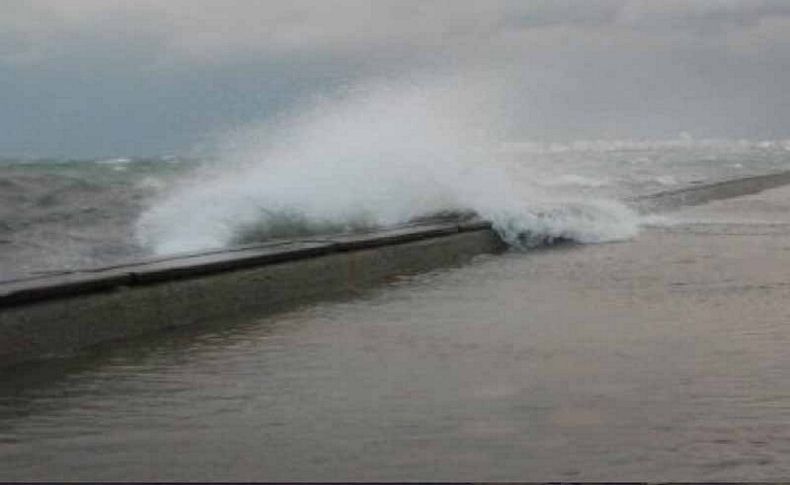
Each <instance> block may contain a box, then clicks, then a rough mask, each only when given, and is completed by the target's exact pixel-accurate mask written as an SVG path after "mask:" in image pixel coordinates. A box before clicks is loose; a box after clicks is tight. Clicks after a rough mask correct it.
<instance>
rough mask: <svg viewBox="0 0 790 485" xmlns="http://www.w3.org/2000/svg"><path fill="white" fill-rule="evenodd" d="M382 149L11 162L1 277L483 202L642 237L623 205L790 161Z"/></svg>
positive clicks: (644, 147)
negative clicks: (472, 160)
mask: <svg viewBox="0 0 790 485" xmlns="http://www.w3.org/2000/svg"><path fill="white" fill-rule="evenodd" d="M428 145H429V144H427V145H426V146H428ZM319 148H322V147H319ZM255 150H256V151H255V154H256V155H257V154H258V151H260V148H257V147H256V149H255ZM376 150H378V146H376V147H375V149H373V148H371V147H364V148H362V149H359V151H358V152H357V153H352V154H350V155H349V154H348V153H346V152H343V153H342V155H343V157H346V158H343V157H340V156H339V155H338V157H336V158H335V159H330V162H331V163H329V162H326V163H325V162H324V161H323V160H322V159H321V157H320V155H321V154H324V153H326V151H325V150H323V151H321V150H319V151H320V153H319V156H318V160H319V162H315V161H311V162H310V163H307V164H301V165H300V163H297V162H294V161H293V160H290V159H288V157H285V159H286V161H288V162H289V163H285V162H283V163H257V162H256V163H250V162H249V161H244V162H239V161H238V160H233V161H232V162H227V160H223V159H221V158H220V159H214V160H207V159H201V160H195V159H189V158H178V157H172V156H171V157H162V158H155V159H135V158H114V159H98V160H68V159H43V160H33V159H24V160H20V159H4V160H2V161H0V280H7V279H13V278H18V277H24V276H29V275H35V274H40V273H44V272H59V271H68V270H74V269H79V268H84V267H91V266H99V265H107V264H112V263H117V262H122V261H128V260H130V259H137V258H144V257H147V256H150V255H152V254H170V253H176V252H179V251H187V250H200V249H208V248H214V247H221V246H225V245H232V244H234V243H237V242H248V241H250V240H256V238H257V239H266V238H272V237H299V236H303V235H305V234H310V233H315V232H342V231H349V230H356V229H358V228H360V227H368V228H369V227H375V226H381V225H387V224H392V223H398V222H404V221H406V220H409V219H410V218H414V217H420V216H424V215H426V214H429V213H431V212H435V211H443V210H474V211H477V212H479V213H482V215H484V216H486V217H488V218H490V219H492V220H495V221H498V222H499V226H498V227H500V228H502V230H503V232H507V231H509V230H511V229H512V230H514V231H516V232H518V231H522V230H530V231H533V232H534V231H536V232H538V233H546V234H547V235H549V236H566V237H569V238H571V239H577V240H580V241H582V242H595V241H598V240H608V239H613V240H616V239H620V238H622V237H627V236H630V235H631V233H632V232H633V230H632V228H633V227H635V226H636V225H638V220H635V219H633V218H631V217H630V215H628V214H626V213H625V212H623V211H622V210H621V209H620V208H618V207H614V206H612V204H616V202H612V201H618V200H622V199H625V198H628V197H632V196H635V195H642V194H647V193H653V192H659V191H662V190H668V189H673V188H680V187H685V186H689V185H693V184H698V183H703V182H706V181H712V180H719V179H726V178H733V177H739V176H746V175H754V174H760V173H769V172H772V171H779V170H785V169H788V168H790V142H788V141H781V140H780V141H748V140H734V141H733V140H707V141H706V140H698V141H695V140H690V139H688V138H681V139H678V140H670V141H664V142H635V141H621V142H603V141H599V142H577V143H572V144H536V143H509V144H504V145H499V146H497V149H496V150H495V154H494V155H491V156H492V157H495V158H496V162H495V163H493V162H492V163H491V164H490V167H489V166H488V165H487V163H488V162H485V163H484V162H479V160H478V162H477V163H476V165H474V167H473V168H470V164H469V163H468V162H467V163H465V164H460V165H454V164H452V163H450V162H448V157H452V156H454V152H452V151H450V152H449V153H441V156H438V155H435V154H433V156H434V158H433V159H431V160H428V161H426V162H425V163H419V164H406V166H405V167H402V168H400V169H394V170H393V169H387V170H384V169H383V168H382V167H383V165H381V163H384V162H387V163H390V160H388V159H385V160H384V161H383V162H382V161H381V160H378V159H376V156H380V155H379V152H378V151H376ZM268 151H269V152H271V151H272V149H268ZM274 151H275V152H276V150H274ZM429 152H430V150H428V149H427V148H426V150H424V151H421V152H419V153H417V154H416V155H415V157H417V159H419V156H425V153H429ZM314 155H315V154H314ZM401 155H402V154H400V153H399V154H398V156H401ZM406 155H409V153H408V152H407V153H406ZM246 156H250V155H249V154H247V155H246ZM289 156H293V154H290V155H289ZM304 156H305V157H306V159H309V154H304ZM475 156H478V157H479V156H481V155H480V154H476V155H475ZM486 156H488V154H487V155H486ZM261 157H262V160H263V161H264V162H266V161H267V159H271V158H272V157H274V155H273V154H272V153H268V152H265V153H263V154H261ZM366 157H369V158H366ZM236 158H238V157H236ZM492 159H493V158H492ZM348 160H351V162H350V163H348V164H347V163H346V162H347V161H348ZM377 160H378V161H377ZM392 165H394V166H396V167H397V166H398V164H397V163H390V165H388V166H392ZM426 167H428V168H426ZM480 167H482V169H481V168H480ZM491 167H495V168H496V170H491V169H490V168H491ZM607 204H609V205H607ZM579 207H581V208H582V209H581V216H583V217H580V216H579V213H580V211H579V209H578V208H579ZM631 219H633V220H631ZM504 235H505V236H507V234H504ZM512 239H514V240H515V239H517V238H515V237H514V238H512Z"/></svg>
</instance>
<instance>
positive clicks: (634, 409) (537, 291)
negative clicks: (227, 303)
mask: <svg viewBox="0 0 790 485" xmlns="http://www.w3.org/2000/svg"><path fill="white" fill-rule="evenodd" d="M689 237H690V236H688V235H685V234H682V231H681V232H680V233H677V232H676V233H672V232H671V231H670V232H667V233H666V234H664V235H663V236H662V235H661V233H660V231H659V234H658V236H656V237H642V238H640V239H639V241H638V242H633V243H622V244H605V245H597V246H587V247H570V248H566V249H563V248H560V249H555V250H549V251H537V252H534V253H531V254H507V255H504V256H498V257H482V258H480V259H478V260H476V261H475V262H474V263H473V264H471V265H469V266H466V267H463V268H455V269H449V270H442V271H438V272H434V273H430V274H427V275H421V276H414V277H406V278H403V279H402V280H401V281H399V282H396V283H394V284H392V285H390V286H388V287H386V288H381V289H378V290H373V291H371V292H368V293H366V294H365V295H364V296H363V297H362V298H359V299H355V300H353V301H341V302H333V303H325V304H321V305H318V306H313V307H310V308H305V309H302V310H298V311H294V312H290V313H288V314H284V315H280V316H277V317H274V318H269V319H265V320H261V321H257V322H243V323H241V324H235V325H231V326H225V327H224V328H222V329H219V328H203V329H201V330H199V331H195V330H190V331H188V332H178V333H171V334H168V335H167V336H166V337H165V338H157V339H143V340H138V341H135V342H132V343H125V344H116V345H113V346H112V347H111V348H110V347H107V348H104V349H102V350H98V351H95V352H93V353H92V354H91V355H87V356H83V357H80V358H78V359H71V360H64V361H59V362H54V363H52V364H49V365H44V366H32V367H24V368H21V369H18V370H16V371H14V372H13V373H10V374H5V375H3V380H2V382H3V384H2V387H0V479H2V480H11V479H52V480H58V479H67V478H68V479H94V480H104V479H113V480H130V479H131V480H153V479H180V480H212V479H236V480H241V479H260V480H282V479H301V480H308V479H312V480H350V479H356V480H383V479H397V480H404V479H431V480H479V479H490V480H505V479H531V480H542V479H561V480H574V479H585V480H607V479H613V480H617V479H619V480H624V479H634V478H640V479H676V480H678V479H716V478H729V479H738V478H743V477H747V478H761V479H762V478H774V479H776V478H779V477H783V476H784V477H786V476H788V474H789V473H790V466H788V462H787V458H786V457H787V456H788V453H790V380H788V375H790V372H788V371H790V353H788V352H787V348H788V347H787V344H788V340H790V338H789V337H790V329H788V328H786V325H784V323H785V322H786V319H787V316H790V314H788V313H787V312H786V311H783V312H782V311H778V310H776V307H774V308H773V310H772V311H773V313H770V312H768V310H766V308H768V307H769V306H770V303H768V302H771V301H776V299H777V298H779V297H780V296H782V295H781V292H784V291H786V290H785V289H781V288H775V289H770V288H769V289H764V291H763V292H761V293H759V295H762V296H758V297H757V299H756V300H753V301H754V302H755V308H756V310H754V311H752V310H748V309H746V308H744V307H743V306H742V305H739V308H738V309H735V310H732V309H730V310H726V305H727V301H731V300H732V294H731V293H727V292H728V291H749V290H748V289H741V290H738V289H737V288H736V289H735V290H732V288H729V287H726V285H725V287H722V286H721V284H718V283H717V284H718V286H716V285H713V286H707V287H704V288H703V289H702V290H700V288H699V287H694V288H696V290H694V291H691V290H689V291H686V290H683V291H680V290H679V288H680V287H681V286H682V285H683V284H685V283H688V284H689V285H691V284H692V283H694V282H695V281H696V280H694V278H695V277H696V276H695V275H697V274H698V273H697V270H698V269H699V267H698V266H695V265H704V264H710V263H706V261H710V258H708V259H706V257H707V256H708V255H709V254H712V253H713V252H715V254H717V255H719V256H722V255H724V256H722V257H725V258H726V254H727V247H724V246H718V247H712V248H711V249H709V250H708V249H706V248H705V247H703V246H699V245H698V246H699V247H696V249H694V248H692V249H689V250H687V251H686V252H687V253H688V254H686V255H685V256H684V255H682V254H680V255H679V253H678V251H677V246H678V245H681V246H682V245H685V247H689V244H688V238H689ZM662 238H663V239H662ZM684 238H685V239H684ZM747 238H748V237H747ZM755 240H757V239H755ZM759 240H760V241H763V240H765V238H762V239H759ZM739 241H741V240H739ZM771 241H774V240H771ZM673 244H674V245H675V246H673ZM733 244H734V243H733ZM738 244H743V243H742V242H738ZM765 244H768V245H769V246H770V245H771V244H774V246H770V247H766V248H757V249H755V251H758V250H759V251H763V250H765V251H767V252H768V253H770V251H772V250H777V251H778V250H779V249H778V246H776V244H779V243H776V242H775V241H774V242H770V241H769V242H766V243H765ZM765 251H764V252H765ZM612 265H615V266H616V267H615V268H614V269H613V267H612ZM649 265H653V266H650V267H648V266H649ZM673 265H674V266H673ZM672 267H676V268H679V269H678V270H677V271H675V272H673V271H674V270H673V271H670V269H671V268H672ZM650 268H652V269H650ZM656 268H659V270H656ZM660 268H664V269H660ZM667 268H670V269H667ZM713 270H715V268H713ZM706 271H707V273H706V274H711V273H710V272H711V271H712V269H711V268H707V269H706ZM733 271H734V270H733ZM714 273H715V271H714ZM761 274H764V273H761ZM719 275H720V276H721V280H720V281H719V283H721V282H727V281H731V278H730V277H729V276H728V275H726V274H724V273H719ZM755 277H759V275H758V276H755ZM683 278H686V279H685V280H683ZM747 279H748V278H747ZM684 281H685V283H684ZM697 283H699V282H698V281H697ZM673 284H677V285H680V286H673ZM728 288H729V289H728ZM692 289H693V288H692ZM703 290H704V291H703ZM777 292H778V293H777ZM705 308H708V309H710V308H720V309H721V311H720V312H719V313H718V314H717V313H716V312H713V313H711V312H710V311H708V310H705ZM739 312H740V313H739ZM761 312H763V313H761ZM750 315H751V316H750Z"/></svg>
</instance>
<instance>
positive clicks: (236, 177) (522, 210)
mask: <svg viewBox="0 0 790 485" xmlns="http://www.w3.org/2000/svg"><path fill="white" fill-rule="evenodd" d="M492 86H495V87H492ZM499 89H501V86H496V83H490V82H482V81H479V80H476V81H464V82H461V81H460V80H458V79H442V80H436V79H434V80H430V81H424V82H414V81H412V82H408V83H402V82H399V83H395V82H380V83H374V84H369V85H365V86H361V87H360V86H357V87H355V88H353V89H348V90H347V91H346V92H344V93H342V94H340V95H337V96H334V97H331V98H322V99H318V100H312V102H311V103H310V104H309V106H303V107H301V109H298V110H294V111H293V112H292V113H291V114H290V115H287V116H279V117H277V118H276V119H275V120H269V121H268V122H265V123H260V124H254V125H250V126H246V127H243V128H240V129H237V130H235V131H234V132H232V133H228V134H226V135H224V136H223V137H221V138H220V140H219V141H218V142H217V143H216V144H215V148H216V149H215V151H214V154H213V158H215V159H216V163H214V164H212V165H211V166H209V167H208V168H206V169H204V170H201V171H198V172H197V173H196V174H195V175H194V176H193V177H191V179H190V180H187V181H183V182H182V183H181V184H180V185H179V186H177V187H175V188H173V189H172V190H169V191H168V192H167V194H166V195H165V196H163V197H161V198H160V199H158V200H156V201H155V202H154V203H153V204H152V205H151V206H150V207H149V208H148V210H146V211H145V212H144V213H143V214H142V215H141V217H140V219H139V220H138V223H137V227H136V234H137V237H138V240H139V242H140V243H141V244H143V245H145V246H146V247H148V248H150V249H151V250H153V251H154V252H156V253H158V254H169V253H175V252H182V251H193V250H202V249H209V248H216V247H224V246H228V245H232V244H235V243H239V242H246V241H250V240H254V239H267V238H276V237H292V236H299V235H304V234H313V233H321V232H343V231H353V230H357V229H362V228H375V227H381V226H389V225H394V224H398V223H403V222H406V221H409V220H411V219H414V218H417V217H421V216H425V215H429V214H432V213H437V212H442V211H458V210H461V211H474V212H476V213H477V214H479V215H480V216H481V217H483V218H485V219H488V220H490V221H492V223H493V225H494V227H495V228H496V230H497V231H499V232H500V234H501V235H502V237H503V238H504V239H505V240H506V241H508V242H509V243H511V244H513V245H515V246H532V245H534V244H536V243H539V242H541V241H547V240H548V241H550V240H553V239H557V238H562V239H572V240H576V241H579V242H601V241H609V240H616V239H624V238H628V237H631V236H633V235H634V234H635V233H636V231H637V228H638V219H637V217H636V215H635V214H633V213H632V212H631V211H629V210H628V209H626V208H625V207H624V206H623V205H622V204H619V203H617V202H615V201H607V200H589V199H580V198H578V197H577V198H573V197H568V196H567V194H566V195H562V194H561V193H559V192H558V191H557V189H556V187H551V186H546V184H545V183H542V184H539V183H537V181H538V180H539V179H541V174H540V173H539V172H540V168H539V167H537V166H533V165H531V164H530V163H529V160H524V159H520V160H519V161H518V162H517V163H516V162H513V161H512V160H510V161H505V160H500V155H501V153H502V150H501V148H502V141H503V138H504V137H503V135H502V133H503V132H504V128H503V124H502V117H501V116H498V113H499V112H500V110H499V109H498V107H499V106H500V104H499V101H498V99H497V95H496V93H497V91H498V90H499ZM544 182H545V181H544ZM549 185H550V184H549Z"/></svg>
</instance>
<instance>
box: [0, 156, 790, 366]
mask: <svg viewBox="0 0 790 485" xmlns="http://www.w3.org/2000/svg"><path fill="white" fill-rule="evenodd" d="M785 184H790V172H781V173H776V174H770V175H762V176H756V177H749V178H743V179H737V180H730V181H725V182H719V183H714V184H709V185H700V186H694V187H690V188H686V189H681V190H676V191H670V192H663V193H659V194H654V195H651V196H647V197H641V198H638V199H634V200H631V201H629V203H630V204H631V205H632V206H633V207H635V208H637V209H638V210H640V211H642V212H648V211H658V210H667V209H671V208H672V207H677V206H682V205H694V204H701V203H704V202H708V201H710V200H716V199H722V198H727V197H736V196H740V195H746V194H750V193H756V192H760V191H762V190H765V189H768V188H772V187H778V186H781V185H785ZM504 249H505V245H504V243H503V242H502V241H501V240H500V239H499V237H498V236H497V235H496V233H495V232H494V231H493V230H492V229H491V225H490V224H489V223H488V222H485V221H481V220H476V219H471V220H469V219H467V220H455V221H447V220H445V221H434V222H426V223H421V224H414V225H409V226H402V227H398V228H392V229H388V230H382V231H377V232H374V233H368V234H353V235H338V236H327V237H313V238H310V239H301V240H295V241H275V242H270V243H266V244H258V245H248V246H243V247H237V248H232V249H226V250H218V251H213V252H203V253H198V254H189V255H180V256H173V257H168V258H161V259H152V260H148V261H144V262H139V263H133V264H124V265H117V266H111V267H103V268H95V269H86V270H82V271H76V272H69V273H63V274H57V275H49V276H41V277H35V278H27V279H21V280H15V281H9V282H0V367H7V366H9V365H14V364H17V363H21V362H26V361H32V360H40V359H46V358H48V357H55V356H61V355H68V354H70V353H73V352H75V351H76V350H79V349H81V348H84V347H88V346H92V345H95V344H98V343H101V342H105V341H109V340H115V339H120V338H127V337H133V336H138V335H142V334H146V333H152V332H155V331H157V330H162V329H165V328H171V327H178V326H184V325H194V324H200V323H210V322H221V321H224V320H228V319H234V318H239V317H244V316H246V315H249V316H250V317H261V316H265V315H268V314H271V313H273V312H277V311H281V310H285V309H288V308H293V307H294V306H296V305H299V304H303V303H307V302H310V301H316V300H320V299H326V298H331V297H334V296H339V295H343V294H353V293H354V292H355V291H356V290H357V289H361V288H365V287H369V286H371V285H375V284H377V283H380V282H383V281H386V280H387V279H388V278H391V277H393V276H396V275H401V274H407V273H414V272H419V271H426V270H430V269H434V268H438V267H443V266H448V265H453V264H460V263H463V262H465V261H468V260H469V259H470V258H472V257H473V256H475V255H478V254H483V253H497V252H500V251H503V250H504Z"/></svg>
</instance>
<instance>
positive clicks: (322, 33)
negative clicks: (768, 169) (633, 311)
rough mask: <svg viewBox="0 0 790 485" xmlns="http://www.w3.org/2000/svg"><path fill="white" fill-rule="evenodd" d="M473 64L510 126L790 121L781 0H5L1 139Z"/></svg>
mask: <svg viewBox="0 0 790 485" xmlns="http://www.w3.org/2000/svg"><path fill="white" fill-rule="evenodd" d="M480 71H486V72H488V73H489V74H490V73H495V74H498V75H500V76H501V78H502V79H505V80H506V81H507V82H506V83H504V84H502V86H504V87H503V88H502V89H505V90H507V91H508V92H507V93H505V97H506V98H507V99H508V106H509V109H508V116H510V117H511V118H512V119H511V120H510V127H511V128H510V129H511V132H510V133H509V136H510V137H511V138H513V139H521V140H526V139H535V140H546V139H578V138H635V137H652V138H667V137H673V136H675V135H676V134H677V133H679V132H681V131H686V132H689V133H691V134H693V135H695V136H698V137H749V138H786V137H790V94H788V86H790V1H785V0H776V1H759V0H742V1H734V0H695V1H674V0H651V1H638V0H601V1H596V0H579V1H573V0H567V1H566V0H546V1H539V0H533V1H530V0H523V1H493V0H479V1H470V0H445V1H430V0H420V1H412V0H391V1H389V0H378V1H361V0H359V1H357V0H348V1H340V0H338V1H329V0H324V1H320V0H314V1H299V0H288V1H253V0H211V1H209V0H166V1H163V0H4V1H3V2H2V3H0V155H33V156H44V155H55V156H58V155H65V156H109V155H118V156H120V155H151V154H162V153H169V152H179V151H184V150H186V149H188V148H189V147H190V146H193V145H194V144H196V143H198V142H200V141H201V139H203V137H204V136H205V135H206V134H209V133H214V132H217V131H218V130H223V129H228V128H230V127H233V126H237V125H242V124H244V123H248V122H257V121H261V120H265V119H266V118H267V117H270V116H272V115H274V114H275V113H278V112H281V111H283V110H288V109H290V108H291V107H292V106H294V105H295V103H300V102H303V100H304V99H305V98H309V97H310V96H313V95H315V94H316V93H331V92H332V91H333V90H335V89H338V88H342V87H345V86H348V85H353V84H355V83H358V82H364V81H365V80H367V79H370V78H378V77H386V78H390V79H397V78H399V77H400V78H404V79H407V78H409V77H410V76H419V75H424V74H425V73H441V74H442V75H446V76H457V77H459V78H463V77H464V76H466V75H468V74H470V73H475V72H480Z"/></svg>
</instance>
